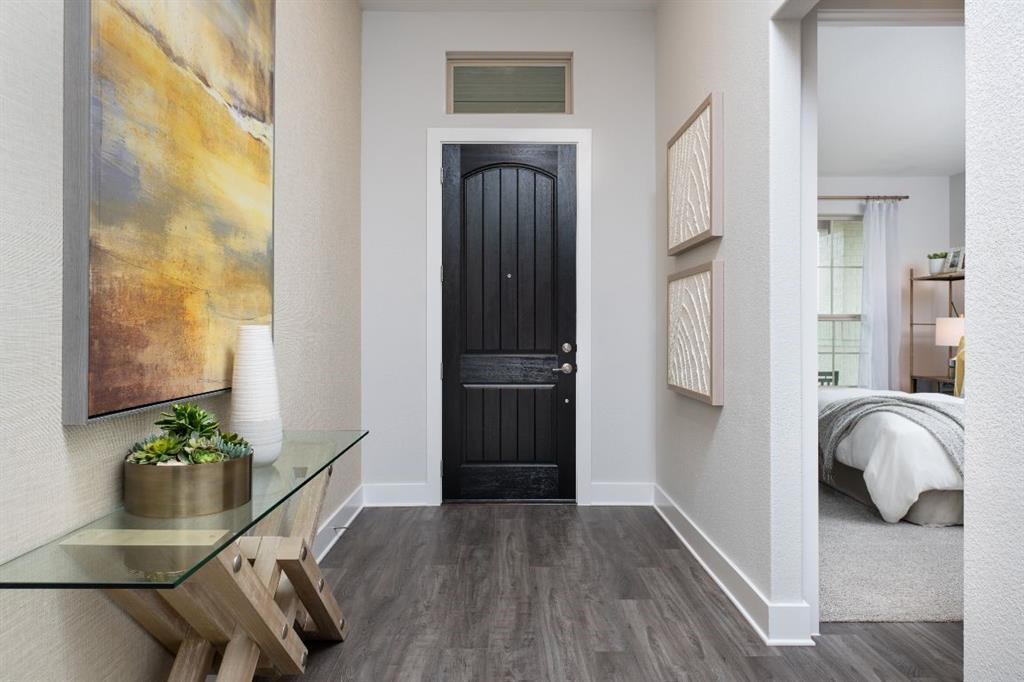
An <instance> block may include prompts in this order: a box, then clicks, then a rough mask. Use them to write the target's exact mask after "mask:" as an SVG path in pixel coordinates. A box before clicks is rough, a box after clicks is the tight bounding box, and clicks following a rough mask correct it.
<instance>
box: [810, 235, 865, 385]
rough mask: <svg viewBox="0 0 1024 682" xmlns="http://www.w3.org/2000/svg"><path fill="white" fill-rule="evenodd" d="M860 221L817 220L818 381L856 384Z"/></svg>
mask: <svg viewBox="0 0 1024 682" xmlns="http://www.w3.org/2000/svg"><path fill="white" fill-rule="evenodd" d="M863 271H864V223H863V220H862V219H861V218H860V217H859V216H857V217H851V216H838V217H826V216H822V217H821V218H819V220H818V383H819V384H822V385H828V386H856V385H857V371H858V366H859V364H860V298H861V291H860V290H861V280H862V276H863Z"/></svg>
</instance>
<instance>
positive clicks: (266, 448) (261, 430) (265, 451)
mask: <svg viewBox="0 0 1024 682" xmlns="http://www.w3.org/2000/svg"><path fill="white" fill-rule="evenodd" d="M231 430H232V431H235V432H237V433H238V434H239V435H241V436H242V437H243V438H245V439H246V440H247V441H249V443H250V444H251V445H252V450H253V453H252V464H253V466H256V467H262V466H269V465H271V464H273V463H274V461H275V460H276V459H277V457H278V455H280V454H281V442H282V440H283V434H282V430H281V400H280V397H279V395H278V391H277V365H276V364H275V363H274V343H273V340H272V338H271V335H270V327H269V326H268V325H241V326H239V327H238V343H237V344H236V346H235V365H234V370H233V372H232V376H231Z"/></svg>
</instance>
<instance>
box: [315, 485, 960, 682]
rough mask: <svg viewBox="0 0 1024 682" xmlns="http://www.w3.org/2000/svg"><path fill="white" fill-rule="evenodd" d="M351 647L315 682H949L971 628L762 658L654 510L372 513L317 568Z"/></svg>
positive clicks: (835, 639)
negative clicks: (334, 599)
mask: <svg viewBox="0 0 1024 682" xmlns="http://www.w3.org/2000/svg"><path fill="white" fill-rule="evenodd" d="M322 566H323V569H324V573H325V574H326V575H327V577H328V579H329V580H330V581H331V583H332V586H333V587H334V590H335V594H336V595H337V597H338V599H339V601H340V603H341V604H342V608H343V609H344V610H345V615H346V618H347V620H348V623H349V628H350V635H349V638H348V640H347V641H345V642H344V643H343V644H340V645H336V646H326V645H316V644H314V645H312V647H311V649H310V654H311V657H310V664H309V668H308V669H307V677H306V678H305V679H310V680H336V679H344V680H346V681H348V682H352V681H355V680H359V681H362V680H366V681H382V680H420V679H426V680H446V681H447V680H630V681H632V682H636V681H640V680H682V679H688V680H689V679H693V680H765V679H786V680H826V679H834V680H866V679H878V678H882V679H886V680H904V679H911V678H913V679H921V678H927V679H930V680H953V679H961V677H962V673H961V671H962V646H963V633H962V624H961V623H929V624H919V623H902V624H863V623H851V624H842V623H831V624H829V623H826V624H824V625H823V626H822V630H823V633H822V634H823V636H822V637H821V638H819V639H818V645H817V646H816V647H813V648H812V647H789V648H771V647H767V646H765V645H764V644H763V643H762V642H761V640H760V639H759V638H758V637H757V635H756V634H754V632H753V630H752V629H751V628H750V627H749V626H748V625H747V623H746V621H745V620H744V619H743V618H742V616H740V614H739V613H738V612H737V611H736V609H735V607H734V606H733V605H732V604H731V603H730V602H729V601H728V600H727V599H726V597H725V596H724V595H723V594H722V592H721V590H720V589H719V588H718V587H717V586H715V585H714V583H713V582H712V581H711V579H710V578H709V577H708V576H707V574H706V573H705V572H704V570H703V569H702V568H701V567H700V565H699V564H697V563H696V562H695V561H694V559H693V557H692V555H691V554H690V553H689V551H687V550H686V548H685V547H683V545H682V544H681V543H680V541H679V540H678V538H677V537H676V536H675V534H674V533H673V532H672V531H671V530H670V529H669V527H668V526H667V525H666V524H665V523H664V522H663V521H662V520H661V519H660V518H659V517H658V514H657V512H656V511H654V510H653V509H652V508H650V507H589V508H587V507H576V506H569V505H557V506H556V505H468V504H467V505H445V506H441V507H421V508H388V509H383V508H377V509H373V508H371V509H365V510H364V511H363V512H362V513H361V514H360V515H359V516H358V517H357V518H356V520H355V521H354V522H353V525H352V527H351V529H350V530H349V531H348V532H346V533H345V534H344V535H343V536H342V538H341V539H340V540H339V541H338V544H337V545H335V547H334V549H333V550H332V551H331V552H330V553H329V554H328V556H327V557H326V558H325V560H324V561H323V562H322Z"/></svg>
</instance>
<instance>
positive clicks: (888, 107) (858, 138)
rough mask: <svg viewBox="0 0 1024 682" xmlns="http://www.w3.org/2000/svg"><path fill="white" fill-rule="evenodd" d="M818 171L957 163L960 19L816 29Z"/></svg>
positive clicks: (866, 171)
mask: <svg viewBox="0 0 1024 682" xmlns="http://www.w3.org/2000/svg"><path fill="white" fill-rule="evenodd" d="M818 60H819V61H818V173H819V174H820V175H825V176H837V175H852V176H875V175H882V176H894V175H903V176H926V175H956V174H958V173H962V172H963V170H964V29H963V27H962V26H918V27H897V26H829V25H822V26H820V27H819V30H818Z"/></svg>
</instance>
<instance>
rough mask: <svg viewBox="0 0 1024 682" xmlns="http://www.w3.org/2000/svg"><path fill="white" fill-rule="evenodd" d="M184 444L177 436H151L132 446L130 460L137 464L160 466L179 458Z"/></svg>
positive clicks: (129, 453)
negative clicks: (161, 463)
mask: <svg viewBox="0 0 1024 682" xmlns="http://www.w3.org/2000/svg"><path fill="white" fill-rule="evenodd" d="M183 445H184V443H183V442H182V440H181V439H180V438H178V437H177V436H172V435H164V434H161V435H154V436H149V437H147V438H145V439H143V440H141V441H139V442H138V443H136V444H135V445H133V446H132V448H131V450H130V451H129V452H128V460H129V461H131V462H135V463H136V464H159V463H160V462H166V461H167V460H169V459H174V458H175V457H177V456H178V455H179V454H180V453H181V451H182V449H183Z"/></svg>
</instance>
